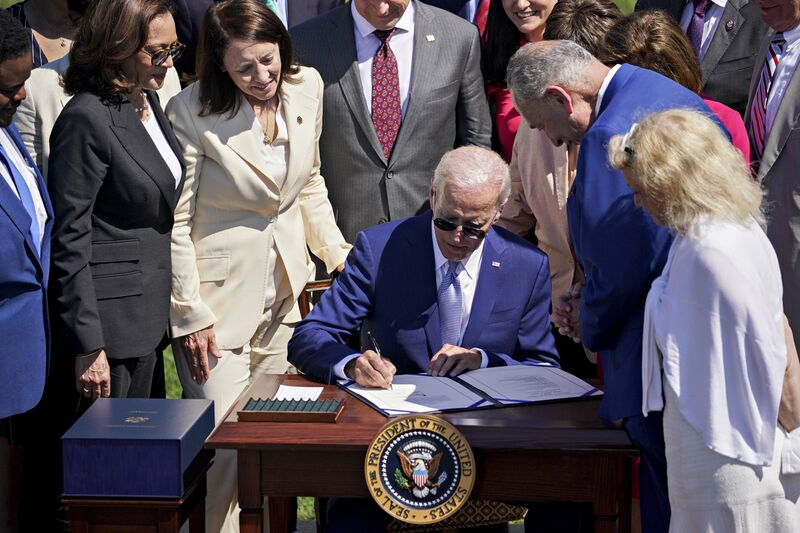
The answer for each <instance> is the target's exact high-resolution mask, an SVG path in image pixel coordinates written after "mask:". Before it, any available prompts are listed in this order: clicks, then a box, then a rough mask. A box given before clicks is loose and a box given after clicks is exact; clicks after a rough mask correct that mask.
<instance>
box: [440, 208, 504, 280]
mask: <svg viewBox="0 0 800 533" xmlns="http://www.w3.org/2000/svg"><path fill="white" fill-rule="evenodd" d="M489 231H491V229H490V230H489ZM431 237H433V265H434V268H435V272H436V273H437V277H436V281H437V283H436V286H437V287H438V286H439V281H440V276H441V277H442V278H443V277H444V274H445V273H446V272H447V269H445V270H442V267H444V266H445V265H447V261H448V259H447V258H446V257H445V256H444V255H442V251H441V250H440V249H439V243H438V242H436V227H435V226H434V225H433V221H431ZM485 241H486V238H483V239H481V243H480V244H479V245H478V247H477V248H475V250H474V251H473V252H472V253H471V254H469V255H468V256H467V257H465V258H464V259H462V260H461V261H459V262H460V263H461V268H462V269H463V270H462V271H461V272H464V273H466V275H467V276H469V278H470V279H475V278H476V277H477V276H478V271H479V270H480V268H481V258H482V257H483V243H484V242H485ZM440 270H441V274H440V272H439V271H440ZM461 272H459V273H458V275H459V276H460V275H461Z"/></svg>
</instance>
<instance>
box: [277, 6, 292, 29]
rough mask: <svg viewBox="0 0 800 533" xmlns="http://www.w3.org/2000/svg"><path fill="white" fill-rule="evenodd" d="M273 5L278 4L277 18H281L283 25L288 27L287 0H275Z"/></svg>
mask: <svg viewBox="0 0 800 533" xmlns="http://www.w3.org/2000/svg"><path fill="white" fill-rule="evenodd" d="M275 5H276V6H278V12H277V13H276V14H277V15H278V18H279V19H281V22H283V25H284V26H286V27H287V28H288V27H289V1H288V0H275Z"/></svg>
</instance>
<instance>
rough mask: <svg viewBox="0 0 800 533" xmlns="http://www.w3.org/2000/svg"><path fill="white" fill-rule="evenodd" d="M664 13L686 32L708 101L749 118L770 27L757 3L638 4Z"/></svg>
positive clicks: (687, 0)
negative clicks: (753, 81)
mask: <svg viewBox="0 0 800 533" xmlns="http://www.w3.org/2000/svg"><path fill="white" fill-rule="evenodd" d="M642 9H662V10H664V11H666V12H667V13H669V14H670V15H672V16H673V17H674V18H675V20H677V21H678V22H679V23H680V25H681V27H682V28H683V29H684V31H686V34H687V35H688V37H689V40H690V41H691V43H692V45H693V46H694V49H695V51H696V52H697V57H698V59H699V60H700V70H701V73H702V75H703V89H702V91H701V92H702V93H703V95H704V96H707V97H708V98H711V99H713V100H716V101H718V102H720V103H723V104H725V105H727V106H729V107H732V108H733V109H735V110H736V111H738V112H739V113H740V114H741V115H744V114H745V108H746V104H747V87H748V85H749V83H750V76H751V74H752V71H753V62H754V61H756V62H757V60H756V56H755V53H756V51H757V50H758V47H759V45H760V44H761V40H762V39H763V38H764V36H765V35H766V34H767V31H768V30H769V28H768V27H767V25H766V24H765V23H764V21H763V20H762V18H761V12H760V10H759V8H758V4H757V2H755V1H753V0H639V2H637V4H636V10H637V11H639V10H642Z"/></svg>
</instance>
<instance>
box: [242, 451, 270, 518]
mask: <svg viewBox="0 0 800 533" xmlns="http://www.w3.org/2000/svg"><path fill="white" fill-rule="evenodd" d="M236 462H237V465H238V474H239V508H240V509H241V512H240V513H239V530H240V532H241V533H262V531H264V504H263V502H264V497H263V496H262V495H261V454H260V453H259V452H257V451H252V450H239V451H238V453H237V461H236ZM272 533H275V532H272Z"/></svg>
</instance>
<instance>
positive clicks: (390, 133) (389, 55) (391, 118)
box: [372, 29, 403, 160]
mask: <svg viewBox="0 0 800 533" xmlns="http://www.w3.org/2000/svg"><path fill="white" fill-rule="evenodd" d="M393 32H394V29H391V30H375V32H374V33H375V37H377V38H378V39H380V41H381V45H380V46H379V47H378V51H377V52H375V57H374V58H373V59H372V124H373V125H374V126H375V133H377V134H378V140H379V141H380V142H381V146H382V147H383V155H384V156H386V159H387V160H388V159H389V156H390V155H392V147H393V146H394V141H395V139H397V132H398V131H399V130H400V122H401V121H402V120H403V117H402V115H401V114H400V78H399V76H398V73H397V58H396V57H395V55H394V52H392V48H391V47H390V46H389V40H390V39H391V38H392V33H393Z"/></svg>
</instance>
